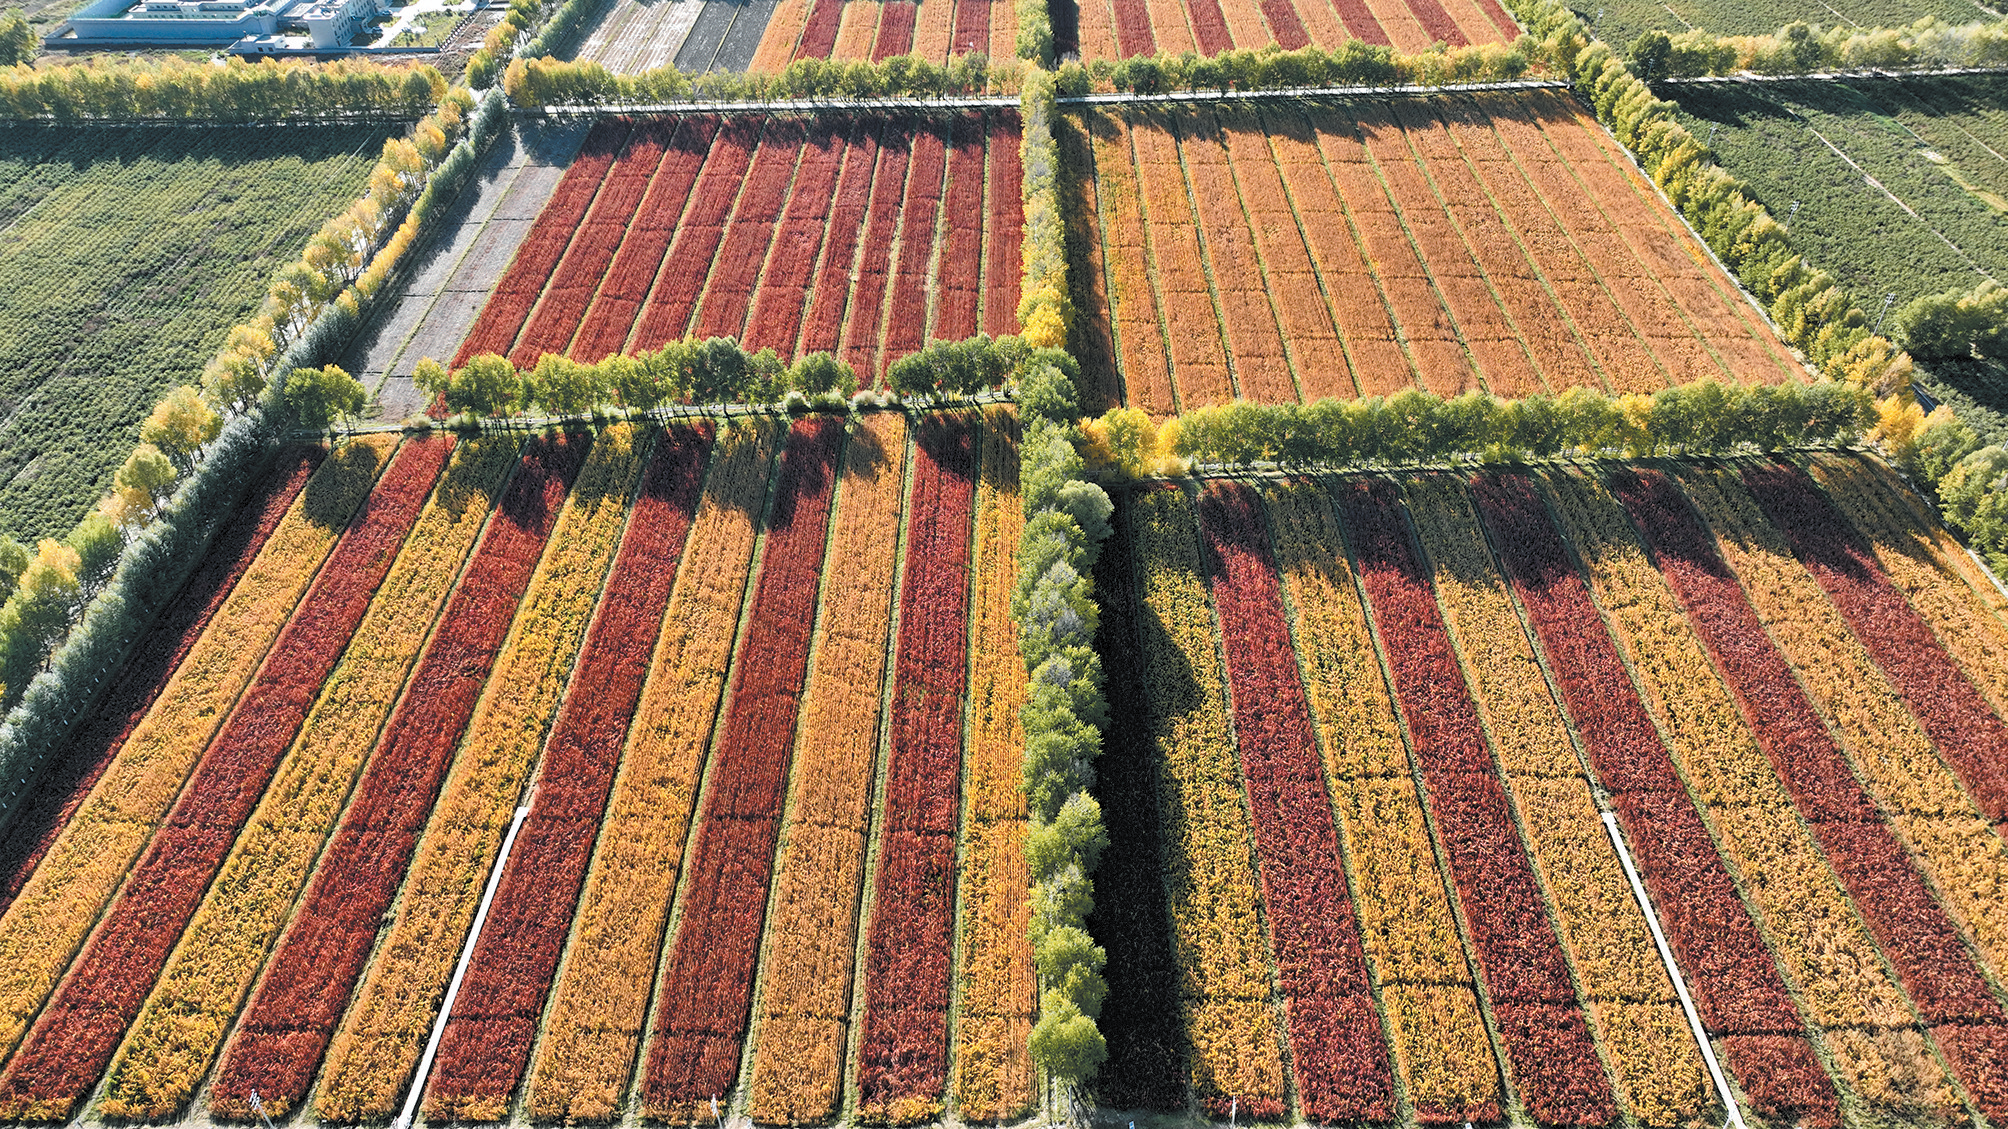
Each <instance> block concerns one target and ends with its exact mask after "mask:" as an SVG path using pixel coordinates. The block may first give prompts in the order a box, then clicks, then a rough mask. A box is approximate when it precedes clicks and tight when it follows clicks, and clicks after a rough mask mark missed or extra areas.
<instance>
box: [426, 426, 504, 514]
mask: <svg viewBox="0 0 2008 1129" xmlns="http://www.w3.org/2000/svg"><path fill="white" fill-rule="evenodd" d="M505 445H506V446H507V447H508V448H509V449H510V450H512V451H513V450H514V449H515V447H516V439H515V437H514V436H509V435H480V436H476V437H474V438H472V439H464V440H462V441H461V443H460V447H459V449H457V450H455V451H454V452H453V461H452V462H451V463H449V464H447V467H446V473H445V474H444V475H442V476H441V477H440V480H439V488H438V489H437V490H435V491H434V492H433V497H434V499H435V500H437V502H438V503H439V507H440V508H441V509H443V510H445V511H446V512H447V513H449V514H452V515H453V520H455V521H459V520H460V519H461V518H462V517H464V516H466V514H467V507H468V505H469V504H470V503H472V502H473V501H474V499H475V498H477V497H483V496H485V495H487V493H488V489H487V486H486V483H485V480H486V479H487V478H488V477H489V470H488V466H487V462H488V459H489V458H490V457H492V452H494V450H495V449H496V448H497V447H501V446H505Z"/></svg>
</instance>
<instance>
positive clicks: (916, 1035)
mask: <svg viewBox="0 0 2008 1129" xmlns="http://www.w3.org/2000/svg"><path fill="white" fill-rule="evenodd" d="M978 437H979V433H978V429H977V426H976V420H974V419H972V418H967V417H962V416H956V417H945V418H936V419H930V420H927V421H924V422H922V423H921V424H920V425H919V426H918V427H917V428H916V431H915V435H914V465H913V496H912V500H911V501H910V502H909V504H908V508H907V540H906V547H905V557H906V567H905V570H904V573H903V575H902V579H901V584H900V612H899V631H898V639H897V642H896V644H895V651H894V658H893V683H892V701H891V733H890V737H891V742H890V745H889V747H888V750H887V754H886V783H885V799H884V830H883V831H882V832H881V841H880V844H879V852H878V873H877V875H876V880H875V883H874V889H873V895H872V911H871V920H870V922H869V924H868V925H867V926H866V935H865V949H864V958H865V966H864V969H863V974H864V985H863V987H864V1028H863V1032H862V1037H861V1040H860V1044H859V1049H858V1089H859V1097H858V1100H859V1109H860V1115H861V1116H862V1117H864V1118H866V1119H868V1120H872V1121H885V1122H892V1123H906V1122H913V1121H922V1120H927V1119H929V1118H930V1117H931V1116H932V1115H934V1114H935V1113H937V1112H938V1111H939V1110H940V1108H941V1097H942V1094H943V1091H944V1090H945V1088H946V1085H947V1080H948V1042H949V1040H948V1002H949V996H950V992H951V982H952V969H951V964H950V956H951V954H952V952H953V943H954V936H955V864H956V854H957V846H958V845H957V842H956V838H957V828H958V827H959V825H960V822H961V820H960V816H961V812H960V807H961V804H960V792H961V788H960V783H961V779H962V775H963V763H962V762H963V733H962V728H963V725H962V723H963V708H964V702H963V698H964V693H965V691H966V690H967V688H968V664H967V657H966V656H967V650H968V646H969V564H970V551H971V550H970V532H971V524H972V522H973V520H974V513H973V512H972V511H973V507H974V501H975V494H976V477H977V473H978V470H979V465H978V451H977V442H978Z"/></svg>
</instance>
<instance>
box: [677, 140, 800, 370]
mask: <svg viewBox="0 0 2008 1129" xmlns="http://www.w3.org/2000/svg"><path fill="white" fill-rule="evenodd" d="M809 129H810V126H808V125H807V124H806V123H803V122H793V121H782V122H777V123H774V124H771V125H769V126H768V127H767V132H766V134H765V135H764V136H763V137H762V138H761V139H760V151H759V153H757V154H755V156H754V158H753V164H752V167H750V168H749V169H747V171H746V187H745V188H744V189H743V190H742V191H741V192H740V194H739V202H738V204H737V205H735V206H734V208H733V209H732V223H731V225H730V226H729V227H728V228H727V229H726V231H725V238H724V239H723V240H722V241H721V242H720V243H719V247H718V265H717V266H715V267H714V268H712V271H711V277H710V278H709V279H707V280H706V281H705V284H704V293H703V295H702V298H701V301H700V304H699V306H698V308H697V315H696V318H695V321H694V326H695V328H694V329H693V330H692V331H691V332H692V334H693V335H694V336H696V337H698V338H700V339H703V338H710V337H733V338H741V337H744V335H745V332H746V314H747V311H748V309H749V308H750V307H751V306H752V305H753V297H754V295H755V294H757V293H758V292H759V288H760V275H761V273H762V271H763V270H764V269H765V268H766V266H767V258H768V251H769V249H770V248H771V247H772V246H773V244H774V237H775V235H776V234H778V231H779V228H780V223H781V212H782V209H784V208H785V207H786V206H787V204H788V201H789V199H790V198H791V193H790V191H789V190H790V189H791V188H792V187H794V185H795V178H796V175H797V173H796V170H797V169H798V168H799V169H801V171H802V172H803V173H804V174H806V177H807V179H806V180H805V182H804V183H803V184H802V186H801V190H802V191H803V192H814V193H817V194H819V195H827V194H828V192H829V187H828V185H827V183H825V184H823V185H822V186H821V187H818V186H817V184H816V181H817V180H819V179H822V180H825V181H827V180H829V179H834V177H835V174H836V160H835V153H834V152H833V151H832V150H831V149H830V148H828V147H826V146H822V145H814V144H811V143H810V137H809ZM748 344H749V345H751V344H753V342H751V341H748ZM759 344H763V345H765V344H773V342H760V343H759Z"/></svg>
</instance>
